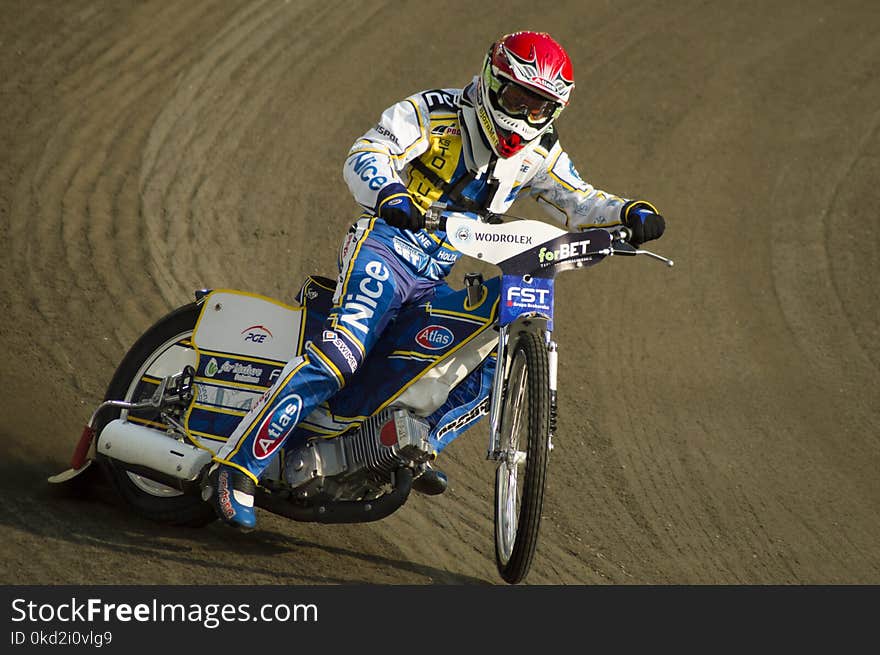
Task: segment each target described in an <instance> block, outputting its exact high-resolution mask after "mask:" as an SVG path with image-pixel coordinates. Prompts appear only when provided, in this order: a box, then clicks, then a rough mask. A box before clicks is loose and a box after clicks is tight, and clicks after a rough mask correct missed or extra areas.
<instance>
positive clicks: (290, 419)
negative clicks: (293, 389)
mask: <svg viewBox="0 0 880 655" xmlns="http://www.w3.org/2000/svg"><path fill="white" fill-rule="evenodd" d="M301 412H302V398H300V397H299V395H298V394H295V393H292V394H288V395H287V396H285V397H284V398H282V399H281V402H279V403H278V405H277V409H276V410H275V411H274V412H272V413H270V414H269V415H268V416H267V417H266V418H264V419H263V422H262V423H261V424H260V427H259V429H258V430H257V435H256V437H255V438H254V447H253V452H254V457H256V458H257V459H266V458H267V457H269V456H270V455H272V454H273V453H274V452H275V451H276V450H278V448H279V447H280V446H281V444H283V443H284V440H285V439H286V438H287V436H288V435H289V434H290V432H291V431H292V430H293V428H294V427H295V426H296V424H297V422H298V421H299V415H300V413H301Z"/></svg>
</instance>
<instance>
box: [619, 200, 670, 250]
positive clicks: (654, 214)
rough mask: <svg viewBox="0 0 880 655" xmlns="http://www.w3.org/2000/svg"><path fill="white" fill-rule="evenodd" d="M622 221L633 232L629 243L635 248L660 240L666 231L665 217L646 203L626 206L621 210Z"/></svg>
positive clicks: (640, 202)
mask: <svg viewBox="0 0 880 655" xmlns="http://www.w3.org/2000/svg"><path fill="white" fill-rule="evenodd" d="M621 220H622V222H623V224H624V225H625V226H626V227H628V228H629V229H630V231H631V232H632V236H631V237H630V239H629V242H630V243H631V244H633V245H634V246H640V245H642V244H643V243H645V242H646V241H653V240H654V239H659V238H660V237H661V236H663V232H664V231H665V230H666V220H665V219H664V218H663V216H661V215H660V213H659V212H658V211H657V210H656V209H655V208H654V207H653V206H652V205H649V204H648V203H646V202H644V201H636V202H628V203H627V204H625V205H624V206H623V209H622V210H621Z"/></svg>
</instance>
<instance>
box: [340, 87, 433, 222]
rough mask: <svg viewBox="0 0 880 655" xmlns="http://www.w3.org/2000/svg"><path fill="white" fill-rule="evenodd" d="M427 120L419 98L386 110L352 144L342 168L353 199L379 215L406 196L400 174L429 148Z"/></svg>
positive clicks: (423, 105) (414, 97) (427, 117)
mask: <svg viewBox="0 0 880 655" xmlns="http://www.w3.org/2000/svg"><path fill="white" fill-rule="evenodd" d="M429 125H430V120H429V116H428V108H427V105H426V104H425V101H424V100H423V99H422V97H421V96H420V95H413V96H410V97H409V98H406V99H405V100H402V101H400V102H398V103H397V104H395V105H392V106H391V107H389V108H388V109H386V110H385V111H384V112H383V114H382V117H381V118H380V119H379V123H378V124H377V125H376V126H374V127H373V128H371V129H370V130H369V131H367V133H366V134H364V135H363V136H362V137H361V138H359V139H358V140H357V141H355V143H354V145H353V146H352V147H351V150H349V152H348V156H347V157H346V159H345V165H344V166H343V177H344V178H345V182H346V184H348V188H349V189H350V190H351V193H352V195H353V196H354V199H355V200H356V201H357V202H359V203H360V204H361V205H363V206H364V207H365V208H366V209H368V210H371V211H374V212H376V213H377V214H378V213H379V210H380V206H381V205H382V204H384V203H386V202H389V201H391V200H393V199H394V198H395V196H399V195H400V194H404V193H406V188H405V187H404V185H403V180H402V179H401V178H400V171H401V170H403V168H404V166H405V165H406V164H407V162H409V161H411V160H412V159H414V158H415V157H417V156H419V155H420V154H422V153H423V152H424V151H425V150H427V149H428V145H429V137H430V135H429V133H428V126H429Z"/></svg>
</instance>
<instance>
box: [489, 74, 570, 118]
mask: <svg viewBox="0 0 880 655" xmlns="http://www.w3.org/2000/svg"><path fill="white" fill-rule="evenodd" d="M498 104H499V105H500V106H501V108H502V109H503V110H504V111H505V112H506V113H507V114H508V115H510V116H517V117H520V116H521V117H523V118H525V119H526V120H528V121H529V122H530V123H533V124H538V123H543V122H544V121H546V120H547V119H548V118H550V117H551V116H553V114H554V112H555V111H556V110H557V109H558V108H559V103H557V102H553V101H552V100H549V99H548V98H545V97H544V96H541V95H538V94H537V93H534V92H533V91H530V90H529V89H527V88H525V87H524V86H520V85H519V84H515V83H514V82H505V83H504V84H503V85H502V86H501V88H500V89H499V90H498Z"/></svg>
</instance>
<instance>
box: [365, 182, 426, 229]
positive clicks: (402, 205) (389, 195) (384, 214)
mask: <svg viewBox="0 0 880 655" xmlns="http://www.w3.org/2000/svg"><path fill="white" fill-rule="evenodd" d="M376 214H377V215H378V216H379V217H380V218H381V219H383V220H384V221H385V222H386V223H388V225H390V226H391V227H396V228H400V229H401V230H412V231H413V232H418V231H419V230H421V229H423V228H424V227H425V216H424V215H423V214H422V212H421V211H419V208H418V207H416V205H415V203H413V201H412V198H411V197H410V195H409V193H408V192H407V190H406V187H405V186H403V185H402V184H401V183H400V182H392V183H391V184H389V185H388V186H386V187H385V188H383V189H382V190H381V191H380V192H379V199H378V201H377V203H376Z"/></svg>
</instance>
